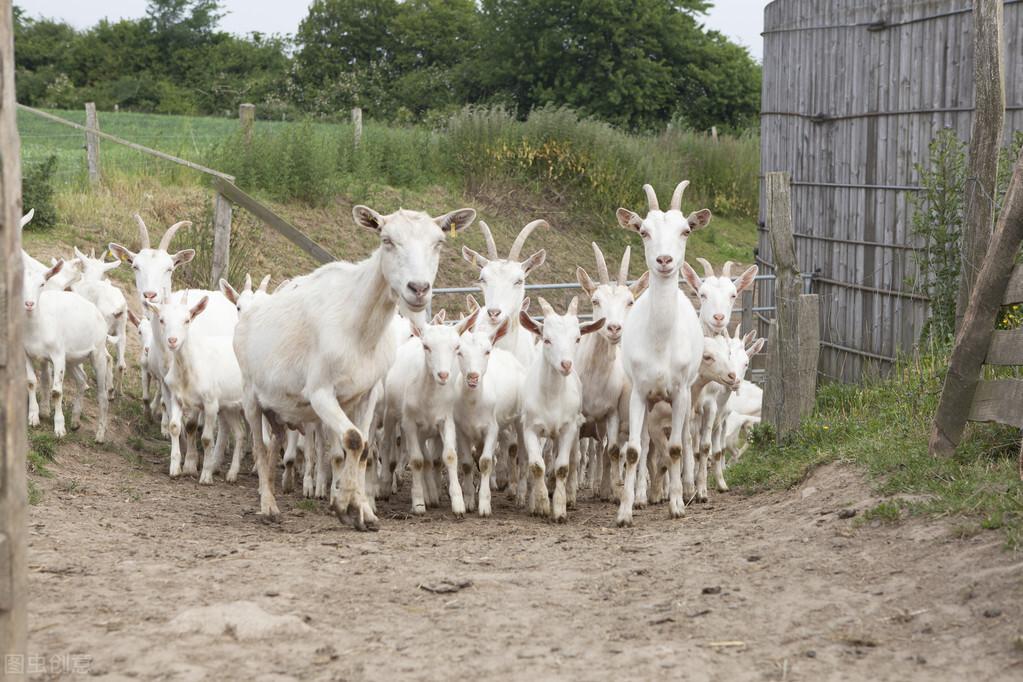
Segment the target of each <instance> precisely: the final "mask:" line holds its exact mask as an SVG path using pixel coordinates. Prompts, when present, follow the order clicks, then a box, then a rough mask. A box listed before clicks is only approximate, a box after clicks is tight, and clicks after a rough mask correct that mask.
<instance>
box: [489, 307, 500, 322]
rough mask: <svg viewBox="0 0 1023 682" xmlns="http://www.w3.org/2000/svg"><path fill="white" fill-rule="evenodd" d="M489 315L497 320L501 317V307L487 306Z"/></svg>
mask: <svg viewBox="0 0 1023 682" xmlns="http://www.w3.org/2000/svg"><path fill="white" fill-rule="evenodd" d="M487 315H489V316H490V319H491V320H496V319H497V318H499V317H501V309H500V308H487Z"/></svg>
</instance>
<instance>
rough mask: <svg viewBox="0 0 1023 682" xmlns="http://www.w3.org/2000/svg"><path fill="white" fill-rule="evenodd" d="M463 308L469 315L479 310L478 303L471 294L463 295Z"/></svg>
mask: <svg viewBox="0 0 1023 682" xmlns="http://www.w3.org/2000/svg"><path fill="white" fill-rule="evenodd" d="M465 308H466V310H468V311H469V312H470V313H474V312H476V311H477V310H479V309H480V303H479V301H477V300H476V297H475V296H473V295H472V294H466V295H465Z"/></svg>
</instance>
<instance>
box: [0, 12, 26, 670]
mask: <svg viewBox="0 0 1023 682" xmlns="http://www.w3.org/2000/svg"><path fill="white" fill-rule="evenodd" d="M16 118H17V110H16V109H15V101H14V22H13V15H12V9H11V2H10V0H0V652H2V653H3V654H4V655H5V656H8V655H9V656H24V655H25V644H26V636H27V630H26V621H25V618H26V615H25V614H26V608H25V602H26V598H27V595H26V592H27V591H28V590H27V588H28V583H27V580H26V550H25V548H26V546H27V544H28V533H27V529H26V528H25V515H26V510H27V509H28V506H27V501H26V498H27V491H26V488H25V486H26V482H25V452H26V438H27V436H26V428H27V415H26V414H25V410H26V409H27V404H26V400H25V395H26V393H25V353H24V350H23V349H22V322H21V320H22V313H21V311H22V310H23V308H22V301H21V299H22V296H21V258H20V254H21V230H20V227H19V222H20V221H21V161H20V159H21V154H20V151H19V142H18V125H17V120H16ZM4 663H5V665H6V660H5V661H4ZM0 678H3V679H6V674H5V672H0Z"/></svg>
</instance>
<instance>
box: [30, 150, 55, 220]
mask: <svg viewBox="0 0 1023 682" xmlns="http://www.w3.org/2000/svg"><path fill="white" fill-rule="evenodd" d="M56 172H57V157H56V156H55V155H51V156H48V157H46V158H45V159H44V160H42V161H40V162H38V163H34V164H31V165H27V166H26V168H25V169H24V172H23V173H22V181H21V205H22V206H23V207H24V210H25V212H26V213H27V212H28V211H30V210H32V209H35V212H36V213H35V217H34V218H32V222H30V223H29V224H28V225H27V226H26V227H25V229H26V230H42V229H48V228H51V227H53V226H54V225H56V224H57V205H56V204H55V203H54V201H53V194H54V176H55V174H56Z"/></svg>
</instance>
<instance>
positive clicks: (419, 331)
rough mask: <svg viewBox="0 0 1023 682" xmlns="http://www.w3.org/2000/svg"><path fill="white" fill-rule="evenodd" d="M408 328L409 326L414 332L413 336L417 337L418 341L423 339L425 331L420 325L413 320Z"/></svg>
mask: <svg viewBox="0 0 1023 682" xmlns="http://www.w3.org/2000/svg"><path fill="white" fill-rule="evenodd" d="M408 326H409V329H411V330H412V336H414V337H416V338H417V339H419V338H422V336H423V330H422V329H420V328H419V325H418V324H416V323H415V322H413V321H412V320H409V321H408Z"/></svg>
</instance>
